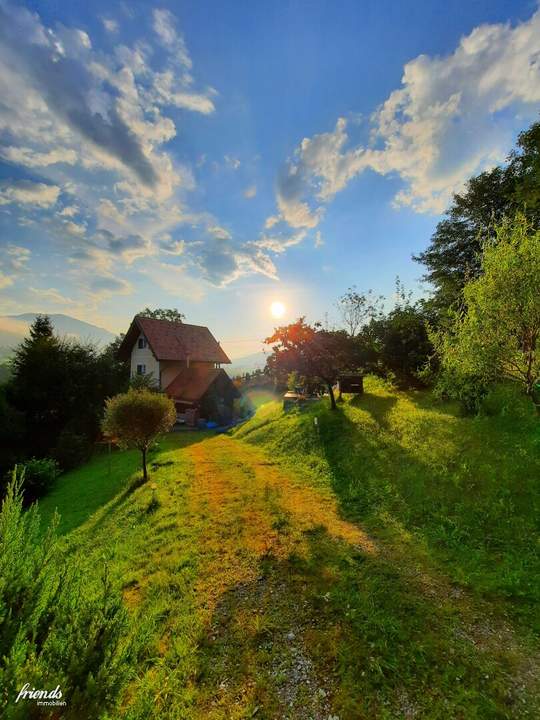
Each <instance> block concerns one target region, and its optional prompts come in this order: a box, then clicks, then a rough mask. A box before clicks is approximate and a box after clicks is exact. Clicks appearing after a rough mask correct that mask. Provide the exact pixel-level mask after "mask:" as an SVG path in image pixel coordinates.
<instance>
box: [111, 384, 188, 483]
mask: <svg viewBox="0 0 540 720" xmlns="http://www.w3.org/2000/svg"><path fill="white" fill-rule="evenodd" d="M175 421H176V409H175V406H174V403H173V401H172V400H171V399H170V398H168V397H167V396H166V395H160V394H159V393H155V392H152V391H151V390H133V389H131V390H130V391H129V392H127V393H123V394H121V395H116V396H115V397H113V398H109V400H107V404H106V408H105V417H104V419H103V432H104V433H105V434H106V435H108V436H109V437H111V438H114V439H115V441H116V442H118V444H119V445H120V446H121V447H125V448H137V449H138V450H140V451H141V454H142V470H143V478H144V480H145V481H146V480H147V478H148V473H147V468H146V459H147V454H148V449H149V448H150V447H151V445H152V444H153V442H154V441H155V439H156V437H157V436H158V435H159V434H160V433H164V432H167V431H168V430H170V429H171V427H172V426H173V425H174V423H175Z"/></svg>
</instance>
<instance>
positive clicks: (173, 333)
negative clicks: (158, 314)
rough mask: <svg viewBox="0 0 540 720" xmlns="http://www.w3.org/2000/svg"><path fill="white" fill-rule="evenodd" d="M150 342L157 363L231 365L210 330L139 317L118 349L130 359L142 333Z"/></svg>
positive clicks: (135, 318)
mask: <svg viewBox="0 0 540 720" xmlns="http://www.w3.org/2000/svg"><path fill="white" fill-rule="evenodd" d="M141 333H142V334H143V335H144V336H145V338H146V339H147V341H148V344H149V346H150V349H151V350H152V352H153V353H154V356H155V358H156V360H187V359H188V358H189V359H190V361H193V362H197V361H199V362H216V363H230V362H231V361H230V360H229V358H228V357H227V355H226V354H225V352H224V351H223V349H222V348H221V346H220V344H219V343H218V341H217V340H216V339H215V337H214V336H213V335H212V333H211V332H210V330H209V329H208V328H207V327H204V326H202V325H188V324H187V323H178V322H172V321H170V320H155V319H154V318H147V317H142V316H141V315H135V317H134V318H133V321H132V323H131V325H130V327H129V330H128V331H127V333H126V336H125V338H124V339H123V341H122V344H121V345H120V347H119V349H118V357H119V358H120V359H121V360H127V359H128V358H129V356H130V355H131V350H132V348H133V345H134V344H135V341H136V340H137V338H138V337H139V335H140V334H141Z"/></svg>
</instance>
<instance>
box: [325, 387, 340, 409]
mask: <svg viewBox="0 0 540 720" xmlns="http://www.w3.org/2000/svg"><path fill="white" fill-rule="evenodd" d="M326 385H327V386H328V394H329V395H330V407H331V408H332V410H337V405H336V398H335V397H334V388H333V386H332V383H331V382H327V383H326Z"/></svg>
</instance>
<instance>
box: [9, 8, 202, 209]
mask: <svg viewBox="0 0 540 720" xmlns="http://www.w3.org/2000/svg"><path fill="white" fill-rule="evenodd" d="M156 13H157V15H156ZM160 13H161V14H160ZM163 13H167V11H155V13H154V16H155V18H158V19H159V22H157V21H155V28H156V31H157V30H159V37H160V38H162V37H163V34H164V33H165V32H166V33H167V38H168V43H167V47H166V52H167V54H166V58H167V60H166V67H165V69H164V70H163V71H162V69H161V68H160V70H159V71H158V70H154V69H153V68H152V65H151V63H150V60H151V55H152V53H151V48H149V46H148V44H145V45H142V44H137V43H135V46H134V47H133V48H128V47H125V46H118V47H117V48H115V51H114V54H113V55H106V54H104V53H103V52H99V53H98V52H97V51H96V50H94V48H93V46H92V42H91V40H90V38H89V36H88V35H87V34H86V33H85V32H84V31H82V30H79V29H77V28H66V27H64V26H62V25H60V24H58V25H57V26H56V27H54V28H51V27H46V26H45V25H44V24H42V23H41V21H40V19H39V17H38V16H37V15H36V14H33V13H30V12H29V11H27V10H26V9H24V8H18V7H14V6H11V5H8V4H1V5H0V64H1V66H2V72H1V73H0V95H1V96H2V100H3V102H2V105H1V106H0V130H4V131H6V133H7V136H8V137H10V138H11V142H10V143H9V146H8V147H6V148H5V149H4V150H3V151H2V154H3V157H4V158H5V159H6V160H8V161H9V162H13V163H17V164H20V165H22V166H24V167H28V168H30V167H34V168H35V167H41V168H45V167H48V166H51V165H56V164H60V163H64V164H66V163H68V164H70V165H76V164H79V165H81V166H83V167H85V168H89V169H92V170H98V169H99V170H102V169H103V168H107V169H110V170H112V171H114V172H116V173H119V174H121V175H122V174H123V175H127V176H128V177H129V180H130V182H131V184H133V181H134V180H135V181H136V185H138V186H139V190H141V189H142V191H144V189H145V188H146V189H147V191H148V189H149V190H151V191H152V192H153V193H156V192H161V194H162V195H164V196H165V195H170V194H171V192H172V189H173V186H174V185H175V184H179V183H180V182H181V181H182V180H183V179H184V178H183V176H182V173H178V172H176V169H175V167H174V163H173V162H172V160H171V158H170V156H169V155H167V154H166V153H164V152H159V146H160V145H162V144H163V143H165V142H167V141H168V140H170V139H171V138H172V137H174V136H175V134H176V127H175V123H174V122H173V120H171V119H170V118H168V117H165V116H164V115H163V114H162V110H163V108H165V107H167V106H176V107H181V108H184V109H186V110H189V111H194V112H199V113H204V114H208V113H210V112H212V111H213V110H214V105H213V102H212V100H211V99H210V97H209V96H210V95H211V94H213V91H211V90H208V91H206V92H200V91H195V90H193V89H192V84H193V82H194V80H193V77H192V75H191V70H192V62H191V59H190V58H189V55H188V53H187V49H186V47H185V43H184V41H183V40H182V38H181V37H180V36H179V35H178V34H177V33H176V31H175V29H174V19H173V18H172V16H171V17H169V15H163ZM156 22H157V24H156ZM165 26H166V27H165ZM44 146H47V147H44Z"/></svg>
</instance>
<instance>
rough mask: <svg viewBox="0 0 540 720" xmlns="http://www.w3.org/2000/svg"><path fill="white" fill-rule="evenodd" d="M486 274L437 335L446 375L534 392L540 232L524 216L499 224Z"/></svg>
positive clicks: (538, 362) (538, 370)
mask: <svg viewBox="0 0 540 720" xmlns="http://www.w3.org/2000/svg"><path fill="white" fill-rule="evenodd" d="M481 269H482V274H481V275H480V277H478V278H477V279H476V280H471V281H470V282H469V283H467V285H466V286H465V289H464V298H465V302H466V308H467V309H466V311H465V312H464V313H461V314H456V315H455V317H454V322H453V325H452V327H451V328H450V331H449V332H448V333H446V334H445V333H439V334H435V336H434V337H435V342H436V345H437V348H438V351H439V354H440V356H441V365H442V370H443V373H447V374H450V375H457V376H461V377H465V378H466V377H474V378H477V379H478V380H479V381H480V382H484V383H486V384H488V383H491V382H493V381H495V380H498V379H501V378H507V379H511V380H514V381H517V382H518V383H520V384H521V385H522V386H523V388H524V390H525V393H526V394H527V395H529V396H533V393H534V387H535V384H536V383H537V382H538V379H539V377H540V352H539V344H540V292H539V288H540V231H539V230H534V229H533V228H532V226H531V223H530V221H529V220H527V219H526V218H525V217H524V215H521V214H520V215H517V216H516V218H515V220H513V221H509V220H507V221H505V222H504V223H502V224H501V225H500V226H499V228H497V236H496V240H495V241H491V242H489V241H488V242H487V243H486V245H485V247H484V251H483V254H482V260H481Z"/></svg>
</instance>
